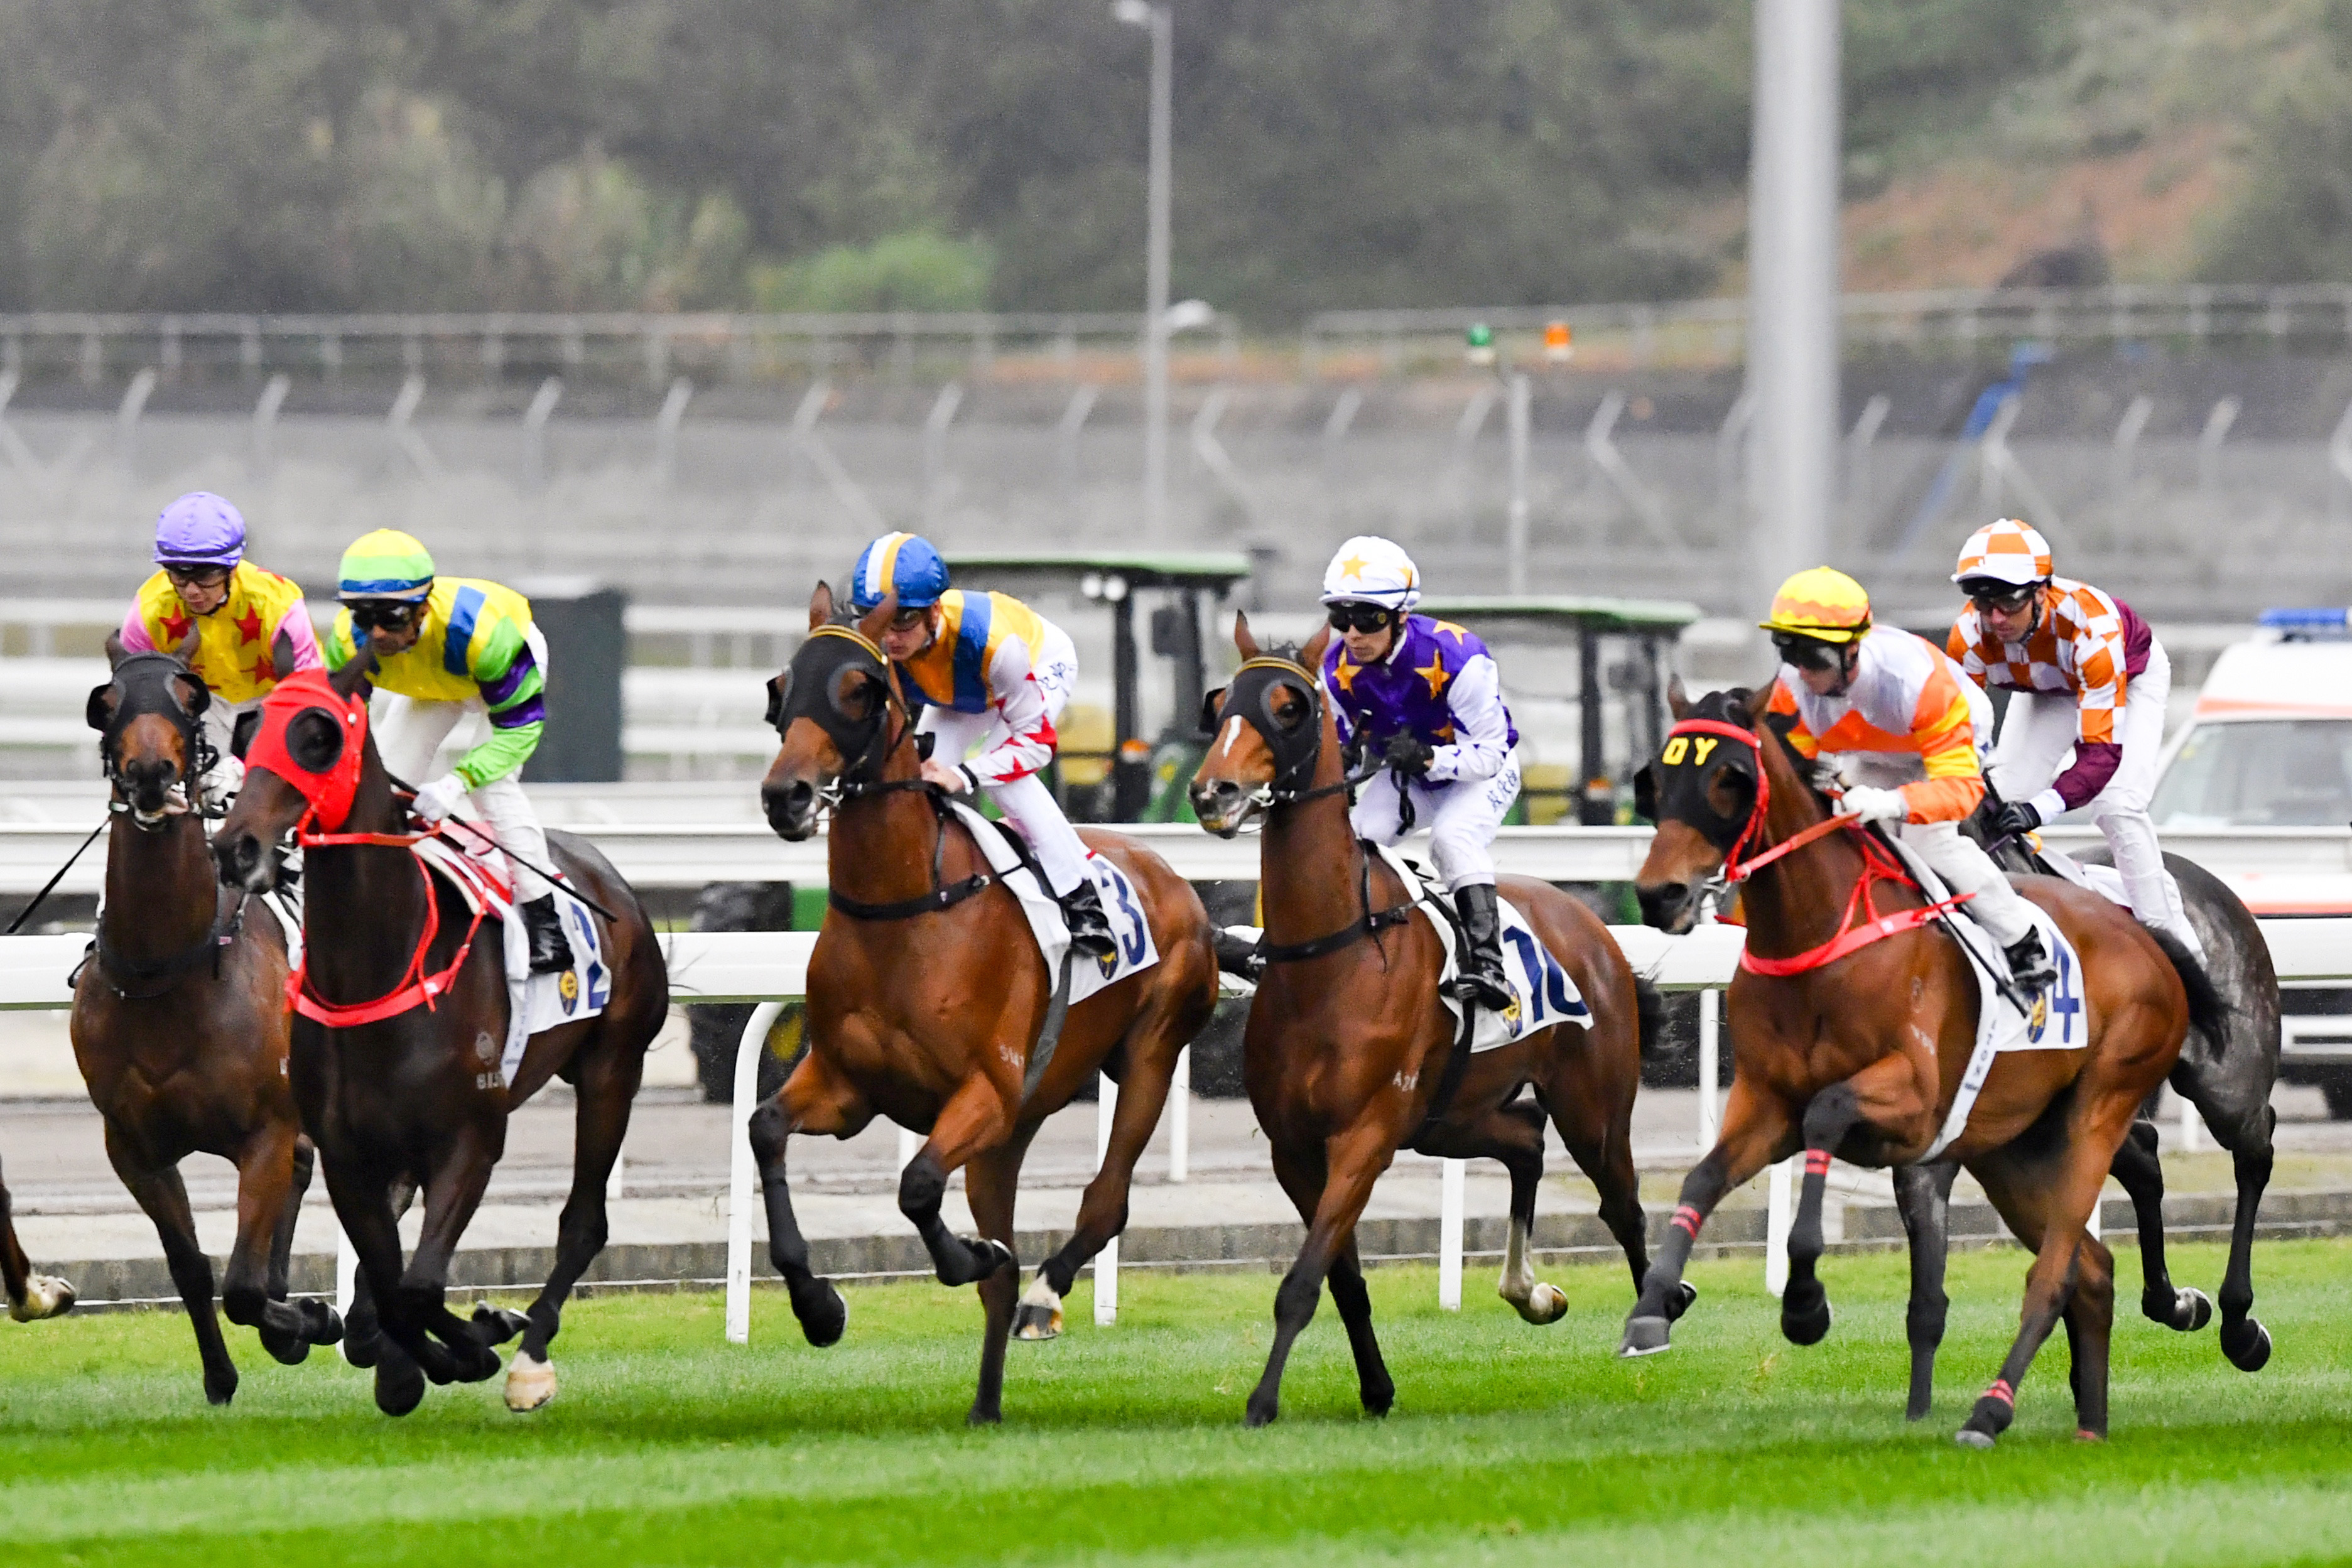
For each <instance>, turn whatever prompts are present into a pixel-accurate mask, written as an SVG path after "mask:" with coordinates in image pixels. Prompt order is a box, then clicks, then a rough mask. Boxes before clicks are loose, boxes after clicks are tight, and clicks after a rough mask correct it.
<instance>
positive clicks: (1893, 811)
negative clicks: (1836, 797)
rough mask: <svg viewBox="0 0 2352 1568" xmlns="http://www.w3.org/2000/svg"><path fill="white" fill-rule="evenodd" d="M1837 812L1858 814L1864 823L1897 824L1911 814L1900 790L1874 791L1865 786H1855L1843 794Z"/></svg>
mask: <svg viewBox="0 0 2352 1568" xmlns="http://www.w3.org/2000/svg"><path fill="white" fill-rule="evenodd" d="M1838 810H1840V811H1841V812H1843V813H1853V814H1858V815H1859V816H1860V817H1861V818H1862V820H1863V821H1865V822H1899V821H1903V820H1904V819H1905V818H1906V817H1908V816H1909V815H1910V814H1911V807H1910V804H1909V802H1907V801H1906V800H1904V799H1903V791H1902V790H1900V789H1872V788H1871V787H1870V786H1869V785H1867V784H1857V785H1855V786H1854V787H1853V789H1848V790H1847V791H1846V792H1845V800H1843V802H1842V803H1841V804H1840V805H1839V807H1838Z"/></svg>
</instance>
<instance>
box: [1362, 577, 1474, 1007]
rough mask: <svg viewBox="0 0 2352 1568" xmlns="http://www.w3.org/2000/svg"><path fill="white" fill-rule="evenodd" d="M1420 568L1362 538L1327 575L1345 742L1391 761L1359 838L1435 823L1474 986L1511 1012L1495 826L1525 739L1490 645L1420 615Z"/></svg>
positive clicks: (1377, 781) (1467, 982) (1372, 787)
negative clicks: (1515, 723) (1516, 725)
mask: <svg viewBox="0 0 2352 1568" xmlns="http://www.w3.org/2000/svg"><path fill="white" fill-rule="evenodd" d="M1420 601H1421V573H1420V571H1419V570H1417V569H1416V568H1415V567H1414V566H1413V564H1412V557H1410V556H1408V555H1406V554H1405V552H1404V551H1403V549H1402V548H1400V547H1399V546H1397V545H1395V544H1393V543H1391V541H1389V540H1387V539H1384V538H1377V537H1375V536H1373V535H1369V534H1366V535H1360V536H1358V537H1357V538H1351V539H1349V541H1348V542H1347V543H1345V544H1343V545H1341V546H1340V547H1339V554H1338V555H1336V556H1334V557H1332V558H1331V564H1330V566H1329V567H1328V568H1327V569H1326V570H1325V571H1324V573H1323V602H1324V603H1325V604H1327V605H1328V606H1330V615H1331V629H1332V631H1333V632H1336V633H1337V635H1336V636H1334V637H1333V638H1332V639H1331V641H1330V645H1329V646H1328V648H1326V649H1325V651H1324V654H1323V672H1322V674H1323V689H1324V690H1325V691H1326V692H1327V693H1328V694H1329V695H1330V699H1331V706H1332V711H1333V713H1334V715H1335V716H1337V718H1338V720H1339V736H1340V738H1341V740H1342V741H1344V742H1345V743H1346V744H1347V745H1348V747H1349V748H1350V749H1353V750H1355V751H1357V752H1359V753H1361V754H1363V755H1368V756H1372V755H1376V756H1378V757H1380V758H1381V759H1382V761H1384V762H1385V763H1386V764H1387V766H1386V767H1385V768H1382V769H1381V772H1380V773H1379V774H1377V775H1375V776H1374V777H1373V779H1371V781H1370V783H1368V784H1367V785H1366V786H1365V787H1364V790H1363V794H1362V796H1361V797H1360V799H1359V800H1357V802H1356V807H1355V810H1354V812H1353V813H1352V816H1351V819H1350V821H1351V823H1352V825H1353V826H1354V828H1355V830H1356V831H1357V832H1358V833H1359V834H1360V835H1361V836H1362V837H1364V838H1368V839H1370V840H1373V841H1376V842H1379V843H1384V844H1392V843H1395V842H1396V841H1398V840H1399V839H1401V838H1402V837H1404V835H1405V834H1407V833H1409V832H1411V831H1412V828H1413V824H1414V822H1415V821H1419V820H1420V819H1421V818H1422V817H1423V815H1424V814H1425V815H1426V816H1427V818H1428V821H1429V835H1430V837H1429V852H1430V858H1431V859H1432V860H1433V861H1435V862H1437V874H1438V876H1439V877H1440V878H1441V879H1443V880H1444V883H1445V887H1446V891H1447V892H1449V893H1451V894H1453V895H1454V908H1455V910H1456V911H1458V912H1459V913H1460V915H1461V916H1462V930H1463V933H1464V935H1465V936H1467V937H1468V938H1469V946H1470V962H1469V967H1468V968H1467V969H1466V971H1465V973H1464V975H1463V977H1462V978H1463V984H1464V986H1465V988H1467V990H1468V991H1470V992H1471V993H1472V994H1473V996H1474V998H1475V1000H1476V1002H1477V1003H1478V1005H1479V1006H1481V1007H1484V1008H1486V1009H1489V1010H1490V1011H1494V1012H1501V1011H1503V1010H1505V1009H1507V1008H1509V1007H1510V1005H1511V991H1510V987H1509V985H1508V984H1507V982H1506V981H1505V979H1504V977H1503V927H1502V915H1501V910H1500V908H1499V907H1498V906H1497V904H1496V896H1495V855H1494V844H1495V830H1496V829H1497V828H1499V827H1501V826H1502V824H1503V813H1505V812H1506V811H1507V810H1510V809H1511V802H1512V801H1513V800H1516V799H1517V796H1518V793H1519V763H1518V758H1517V756H1515V755H1514V753H1515V751H1516V750H1517V747H1518V744H1519V732H1518V731H1517V729H1515V728H1514V727H1512V725H1511V710H1510V709H1509V708H1507V707H1506V706H1503V684H1502V672H1501V670H1500V669H1498V668H1497V667H1496V664H1495V657H1494V655H1493V654H1491V653H1488V652H1487V651H1486V643H1482V642H1480V641H1479V640H1478V639H1477V637H1476V636H1475V635H1474V634H1473V633H1471V632H1467V631H1465V630H1464V629H1463V628H1461V627H1459V626H1456V625H1454V623H1453V622H1450V621H1433V620H1431V619H1430V618H1429V617H1428V616H1426V615H1415V614H1412V607H1413V606H1414V605H1415V604H1417V603H1419V602H1420Z"/></svg>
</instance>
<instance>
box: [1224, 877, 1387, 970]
mask: <svg viewBox="0 0 2352 1568" xmlns="http://www.w3.org/2000/svg"><path fill="white" fill-rule="evenodd" d="M1356 868H1357V871H1358V872H1359V873H1360V875H1359V881H1360V883H1361V892H1362V908H1363V911H1364V913H1363V915H1362V916H1361V917H1360V918H1359V919H1358V920H1356V922H1355V923H1354V924H1352V925H1343V926H1341V927H1340V928H1339V930H1337V931H1334V932H1332V933H1331V934H1330V935H1329V936H1318V937H1316V938H1315V939H1314V940H1313V941H1311V942H1287V943H1280V944H1267V945H1266V946H1261V947H1260V948H1259V949H1258V956H1260V957H1262V958H1264V959H1265V961H1266V962H1267V963H1269V964H1298V963H1304V962H1305V961H1306V960H1307V959H1309V958H1320V957H1322V956H1325V955H1326V954H1328V953H1337V952H1339V950H1340V949H1341V948H1343V947H1349V946H1354V945H1355V944H1356V943H1359V942H1360V941H1362V940H1363V939H1364V938H1365V937H1367V936H1379V935H1380V934H1381V932H1383V931H1386V930H1388V929H1390V928H1391V926H1397V925H1403V924H1404V923H1405V922H1406V921H1408V920H1410V919H1412V904H1410V903H1405V904H1391V905H1390V906H1389V907H1388V908H1386V909H1374V908H1373V907H1372V857H1371V853H1370V851H1369V850H1366V851H1363V852H1361V853H1360V855H1359V857H1358V859H1357V862H1356Z"/></svg>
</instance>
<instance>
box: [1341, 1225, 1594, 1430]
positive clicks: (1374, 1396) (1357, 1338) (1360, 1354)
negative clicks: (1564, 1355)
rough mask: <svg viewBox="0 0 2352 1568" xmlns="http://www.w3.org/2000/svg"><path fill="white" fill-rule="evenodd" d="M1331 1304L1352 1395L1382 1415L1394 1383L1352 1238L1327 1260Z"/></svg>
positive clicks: (1392, 1394) (1392, 1396)
mask: <svg viewBox="0 0 2352 1568" xmlns="http://www.w3.org/2000/svg"><path fill="white" fill-rule="evenodd" d="M1541 1289H1544V1290H1550V1289H1551V1287H1550V1286H1549V1285H1546V1286H1543V1287H1541ZM1331 1304H1332V1305H1333V1306H1334V1307H1337V1308H1338V1309H1339V1321H1340V1322H1342V1323H1344V1324H1346V1325H1347V1329H1348V1349H1349V1351H1351V1352H1352V1353H1354V1354H1355V1357H1356V1396H1357V1397H1358V1398H1360V1399H1361V1400H1362V1401H1363V1403H1364V1408H1365V1409H1366V1410H1368V1411H1370V1413H1371V1414H1372V1415H1375V1416H1385V1415H1387V1414H1388V1413H1389V1410H1390V1408H1391V1406H1394V1405H1395V1404H1396V1381H1395V1379H1393V1378H1391V1377H1390V1376H1389V1368H1388V1363H1387V1362H1386V1361H1384V1360H1382V1359H1381V1342H1380V1341H1379V1340H1378V1339H1377V1338H1375V1337H1374V1336H1373V1333H1372V1293H1371V1292H1370V1291H1368V1290H1366V1289H1365V1288H1364V1264H1363V1260H1362V1259H1361V1258H1360V1257H1359V1256H1358V1255H1357V1252H1356V1239H1355V1238H1354V1237H1353V1236H1349V1238H1348V1244H1347V1246H1345V1247H1343V1248H1341V1249H1339V1257H1337V1258H1335V1259H1333V1260H1332V1261H1331ZM1567 1310H1568V1301H1567V1298H1566V1297H1562V1298H1561V1300H1560V1311H1561V1312H1566V1311H1567ZM1530 1321H1534V1320H1530ZM1544 1321H1546V1322H1549V1321H1550V1320H1549V1319H1547V1320H1544Z"/></svg>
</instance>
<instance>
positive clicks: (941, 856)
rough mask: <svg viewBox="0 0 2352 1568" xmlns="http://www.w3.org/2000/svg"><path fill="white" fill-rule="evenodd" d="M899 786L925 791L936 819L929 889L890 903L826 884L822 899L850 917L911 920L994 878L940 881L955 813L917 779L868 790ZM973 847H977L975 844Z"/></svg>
mask: <svg viewBox="0 0 2352 1568" xmlns="http://www.w3.org/2000/svg"><path fill="white" fill-rule="evenodd" d="M901 788H914V789H926V790H928V792H929V799H930V802H931V810H932V812H933V814H934V815H936V816H937V817H938V818H939V823H940V836H939V837H938V839H936V840H935V841H933V842H932V844H931V891H930V892H929V893H925V894H917V895H916V896H915V897H913V898H901V899H898V900H896V901H894V902H892V903H889V904H868V903H866V901H865V900H863V899H859V898H852V897H850V896H849V895H848V894H845V893H843V892H841V891H840V890H839V889H837V888H831V887H828V888H827V889H826V890H825V894H824V899H825V902H826V903H827V904H831V905H832V906H833V907H834V908H835V909H838V910H840V911H841V912H842V913H843V914H844V915H848V916H849V917H850V918H851V919H852V920H910V919H912V918H913V917H914V916H916V915H937V914H940V913H941V912H942V911H945V910H950V909H953V908H954V907H955V906H956V905H957V904H961V903H962V902H963V901H964V900H965V899H967V898H970V897H971V895H972V894H976V893H980V892H982V891H984V890H985V889H986V888H987V886H988V884H989V883H992V882H994V881H995V880H996V873H994V872H992V871H983V872H979V873H975V874H973V875H971V876H968V877H965V878H964V879H963V880H962V881H961V882H958V883H941V882H940V877H941V876H942V875H943V874H945V872H946V867H947V854H948V823H949V822H950V821H952V820H953V818H954V812H953V811H952V810H950V808H949V806H948V802H947V797H946V796H945V795H943V794H942V793H940V790H939V789H936V788H934V787H931V786H928V785H925V784H923V783H921V781H920V780H916V779H899V780H897V781H896V782H894V783H891V784H883V785H877V786H876V787H875V788H874V789H872V790H870V791H868V793H872V794H880V793H882V792H884V791H886V790H891V789H901ZM973 847H974V848H978V846H977V845H975V846H973ZM986 858H987V856H986V853H985V852H982V859H983V860H985V859H986ZM1039 881H1040V882H1041V883H1044V878H1043V877H1042V876H1041V877H1040V878H1039ZM1045 887H1046V888H1047V890H1048V891H1049V892H1050V891H1051V889H1052V884H1051V883H1045Z"/></svg>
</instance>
